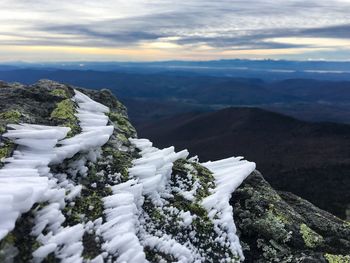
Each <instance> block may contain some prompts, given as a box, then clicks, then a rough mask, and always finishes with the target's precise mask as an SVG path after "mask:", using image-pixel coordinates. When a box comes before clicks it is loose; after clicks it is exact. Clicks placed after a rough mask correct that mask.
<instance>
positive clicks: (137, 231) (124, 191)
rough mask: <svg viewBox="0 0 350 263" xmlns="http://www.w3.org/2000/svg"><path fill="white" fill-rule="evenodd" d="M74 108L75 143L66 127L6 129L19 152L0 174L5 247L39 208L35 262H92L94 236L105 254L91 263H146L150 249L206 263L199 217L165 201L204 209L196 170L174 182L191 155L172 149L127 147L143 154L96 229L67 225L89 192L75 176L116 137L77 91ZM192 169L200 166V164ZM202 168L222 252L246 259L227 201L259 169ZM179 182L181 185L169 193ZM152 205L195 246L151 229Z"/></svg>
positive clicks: (115, 189)
mask: <svg viewBox="0 0 350 263" xmlns="http://www.w3.org/2000/svg"><path fill="white" fill-rule="evenodd" d="M73 100H74V101H75V102H76V104H77V108H76V111H77V113H76V117H77V118H78V120H79V125H80V127H81V133H79V134H77V135H75V136H73V137H71V138H67V134H68V132H69V131H70V129H69V128H66V127H50V126H41V125H32V124H18V125H8V127H9V130H8V132H7V133H5V134H4V135H3V136H4V137H7V138H9V139H11V140H12V141H13V142H14V143H15V144H17V145H18V147H17V149H16V151H15V152H14V153H13V156H12V157H10V158H7V159H5V165H4V167H3V168H2V169H0V203H1V207H0V214H1V216H0V240H1V239H3V238H4V237H5V236H6V235H7V234H8V233H9V232H10V231H12V230H13V229H14V227H15V223H16V220H17V219H18V218H19V217H20V215H22V214H23V213H26V212H28V211H29V210H30V209H31V208H32V207H33V206H34V204H39V203H40V204H42V205H41V207H40V208H38V209H34V212H33V213H34V216H35V220H34V221H35V222H34V223H35V224H34V227H33V228H32V231H31V235H32V236H34V237H35V238H36V240H37V241H38V243H39V245H40V246H39V247H38V248H37V249H36V250H35V251H34V252H33V254H32V255H33V260H34V262H41V261H42V260H44V258H45V257H47V256H48V255H49V254H52V253H54V255H55V256H56V258H58V259H60V260H61V262H64V263H75V262H78V263H79V262H86V260H84V259H83V257H82V253H83V250H84V246H83V236H84V233H86V232H89V233H90V232H91V231H93V232H94V233H95V234H96V238H98V239H101V254H100V255H98V256H97V257H95V258H94V259H91V260H90V261H88V262H91V263H101V262H102V263H103V262H106V261H107V262H110V261H113V262H132V263H134V262H135V263H141V262H148V261H147V260H146V253H145V247H147V248H149V249H154V250H156V251H159V252H160V253H164V254H168V255H170V256H171V257H172V258H174V259H175V260H176V261H177V262H183V263H186V262H203V261H205V260H206V259H205V257H204V256H203V255H206V254H205V253H204V252H205V251H204V252H203V249H202V250H201V249H199V248H198V247H196V246H195V245H194V243H195V242H200V238H199V237H198V236H196V233H194V232H193V231H194V228H193V227H192V224H193V222H194V220H196V217H197V215H195V214H191V213H190V212H189V211H184V210H182V209H178V208H177V207H175V206H171V205H169V202H168V201H167V200H168V198H170V199H171V198H174V195H175V194H178V195H179V196H182V197H183V198H184V199H185V200H186V201H187V202H190V203H191V202H197V201H198V197H197V191H199V190H200V189H202V188H203V186H202V185H201V182H200V181H199V179H198V178H195V179H194V178H192V175H191V172H194V170H195V169H194V166H193V165H191V164H190V162H188V163H187V164H186V165H188V167H187V168H188V169H189V172H188V174H187V177H186V176H185V178H182V179H181V180H183V181H181V180H178V181H176V180H177V177H176V176H177V175H175V177H172V176H173V174H172V173H173V166H174V163H175V162H176V161H178V160H186V159H187V157H188V155H189V153H188V151H187V150H183V151H180V152H175V149H174V147H169V148H165V149H158V148H155V147H153V145H152V143H151V142H150V141H149V140H146V139H131V138H130V139H129V140H130V142H131V144H132V145H134V147H136V148H137V149H139V150H140V151H139V155H140V157H139V158H138V159H134V160H133V161H132V167H130V168H129V169H128V175H129V178H128V179H127V180H126V181H124V182H122V183H116V184H115V185H113V184H112V185H108V184H107V185H105V187H106V188H109V189H111V190H112V194H111V195H109V196H106V197H104V198H103V199H102V202H103V207H104V211H103V214H104V217H103V218H102V217H100V218H98V219H96V220H95V221H93V222H92V221H88V222H87V221H85V222H81V223H78V224H75V225H68V226H67V225H65V224H64V223H65V220H66V218H65V215H64V213H63V212H62V210H63V209H64V208H65V207H66V206H67V205H72V204H73V205H74V200H75V199H76V198H77V197H79V196H80V194H81V191H82V188H83V186H82V185H80V184H79V183H76V182H75V181H74V180H71V179H70V177H69V176H72V175H73V176H75V177H76V176H79V175H80V176H83V175H84V174H86V173H87V171H88V167H86V163H87V161H91V162H96V160H97V159H98V157H99V155H100V153H101V147H102V146H103V145H104V144H105V143H107V142H108V141H109V140H110V138H111V135H112V134H113V132H116V130H114V126H112V125H108V123H109V118H108V116H107V115H106V113H108V112H109V109H108V107H106V106H104V105H102V104H100V103H98V102H95V101H94V100H92V99H90V98H89V97H88V96H86V95H85V94H83V93H81V92H79V91H77V90H75V96H74V97H73ZM72 157H76V158H74V159H73V160H70V162H69V163H68V164H67V166H66V167H65V169H66V170H65V171H64V172H62V173H55V172H53V171H51V168H52V167H53V166H55V165H60V164H62V162H64V161H65V160H67V159H70V158H72ZM190 161H191V162H193V163H197V164H198V161H196V160H194V159H193V160H190ZM202 165H203V166H204V167H206V168H208V169H209V170H210V171H211V172H212V173H213V175H214V178H215V186H214V185H213V188H211V190H210V191H211V192H210V195H209V196H207V197H205V198H204V199H203V200H200V204H201V205H202V206H203V207H204V208H205V209H206V210H205V209H203V208H202V210H204V211H207V212H208V216H209V218H210V220H211V221H212V222H213V224H214V230H215V232H216V236H215V242H217V243H218V244H222V247H227V242H229V248H230V251H231V252H232V255H234V256H236V255H237V256H238V257H239V258H240V259H243V255H242V249H241V246H240V243H239V240H238V237H237V235H236V229H235V225H234V222H233V214H232V213H233V211H232V207H231V206H230V205H229V199H230V197H231V194H232V192H233V191H234V190H235V189H236V188H237V187H238V186H239V185H240V184H241V183H242V181H243V180H244V179H245V178H246V177H247V176H248V175H249V174H250V173H251V172H252V171H253V170H254V169H255V164H254V163H250V162H247V161H242V160H241V158H229V159H225V160H221V161H216V162H207V163H204V164H202ZM109 176H110V175H109ZM174 178H175V181H176V185H171V184H172V181H174ZM186 184H191V187H190V188H188V187H186ZM95 187H96V183H94V186H93V188H95ZM208 189H210V188H208ZM202 190H203V189H202ZM146 199H147V200H148V201H150V202H151V203H152V205H153V206H154V208H156V209H160V210H162V209H163V210H162V211H161V212H160V213H161V216H165V217H168V218H167V219H169V220H172V216H174V218H177V220H178V221H177V224H178V225H179V226H180V227H183V229H186V231H188V232H189V235H190V236H191V237H192V240H191V241H186V242H180V241H179V240H178V239H176V238H175V237H174V236H172V235H170V234H169V233H166V232H165V231H164V232H162V230H159V229H157V227H156V225H152V220H151V219H150V216H149V214H148V212H147V211H145V210H144V207H143V205H144V203H145V200H146ZM198 202H199V201H198ZM92 209H93V207H92ZM209 238H211V237H209ZM213 239H214V237H213ZM191 242H194V243H191ZM225 257H227V258H225ZM229 260H232V258H230V257H229V256H227V255H225V256H223V259H222V260H220V262H226V261H229ZM218 262H219V261H218Z"/></svg>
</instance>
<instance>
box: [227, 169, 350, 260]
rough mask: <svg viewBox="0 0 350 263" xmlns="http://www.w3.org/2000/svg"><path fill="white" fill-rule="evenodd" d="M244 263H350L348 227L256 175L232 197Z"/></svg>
mask: <svg viewBox="0 0 350 263" xmlns="http://www.w3.org/2000/svg"><path fill="white" fill-rule="evenodd" d="M231 204H232V206H233V208H234V218H235V223H236V226H237V228H238V229H239V232H240V240H241V242H242V243H243V247H244V254H245V257H246V262H350V257H349V251H350V224H349V223H348V222H345V221H343V220H341V219H339V218H337V217H335V216H333V215H331V214H329V213H328V212H326V211H323V210H321V209H319V208H317V207H315V206H314V205H313V204H311V203H309V202H308V201H306V200H304V199H302V198H300V197H298V196H295V195H293V194H292V193H286V192H277V191H275V190H274V189H273V188H272V187H271V186H270V185H269V184H268V183H267V182H266V181H265V180H264V178H263V176H262V175H261V174H260V173H259V172H258V171H255V172H253V173H252V174H251V175H250V176H249V177H248V178H247V179H246V180H245V181H244V182H243V184H242V185H241V186H240V187H239V188H238V189H237V190H236V191H235V193H234V194H233V196H232V199H231Z"/></svg>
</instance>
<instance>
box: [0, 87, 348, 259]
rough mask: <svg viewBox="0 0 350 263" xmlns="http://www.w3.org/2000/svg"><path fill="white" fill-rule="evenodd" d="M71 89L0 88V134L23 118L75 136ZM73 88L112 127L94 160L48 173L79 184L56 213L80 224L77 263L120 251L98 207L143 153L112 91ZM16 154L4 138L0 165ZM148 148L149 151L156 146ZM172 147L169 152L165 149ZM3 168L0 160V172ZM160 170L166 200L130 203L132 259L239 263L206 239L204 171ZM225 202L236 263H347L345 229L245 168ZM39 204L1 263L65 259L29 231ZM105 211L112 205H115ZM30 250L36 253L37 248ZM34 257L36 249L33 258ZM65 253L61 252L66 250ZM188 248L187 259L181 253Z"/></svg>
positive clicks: (0, 244)
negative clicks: (137, 246) (135, 222)
mask: <svg viewBox="0 0 350 263" xmlns="http://www.w3.org/2000/svg"><path fill="white" fill-rule="evenodd" d="M73 88H74V87H71V86H69V85H64V84H59V83H56V82H52V81H48V80H43V81H40V82H38V83H36V84H34V85H32V86H23V85H21V84H18V83H14V84H8V83H4V82H0V133H1V134H3V133H5V132H6V130H7V129H8V128H7V127H6V125H7V124H10V123H20V122H25V123H32V124H41V125H49V126H66V127H70V128H71V131H70V133H69V134H68V137H74V136H75V135H77V134H79V133H80V132H81V127H80V126H79V120H78V118H77V117H76V115H75V113H76V112H75V111H76V108H77V105H76V103H75V102H74V101H72V100H71V98H72V97H73V96H74V89H73ZM79 90H80V91H82V92H83V93H85V94H86V95H88V96H89V97H90V98H92V99H93V100H95V101H97V102H99V103H101V104H103V105H105V106H107V107H109V109H110V112H109V113H108V114H107V116H108V117H109V120H110V123H112V124H113V125H114V126H115V130H114V132H113V134H112V136H111V137H110V139H109V140H108V142H107V144H105V145H104V146H103V147H102V148H101V156H100V157H99V158H98V159H97V161H96V160H95V161H92V160H88V158H87V157H86V153H79V154H78V155H76V156H74V157H73V158H72V159H69V160H65V161H64V162H63V163H62V164H59V165H52V166H51V167H50V168H51V171H52V172H53V173H54V174H56V175H57V174H60V173H63V172H64V173H66V174H67V176H68V181H69V182H70V183H71V184H73V185H81V186H82V189H81V192H80V195H78V196H77V197H76V198H75V199H74V202H67V205H66V206H65V208H64V209H63V210H62V214H63V216H64V217H65V221H64V223H63V227H67V228H69V227H74V226H77V225H81V224H83V225H84V228H85V231H86V232H85V233H84V234H83V236H82V239H81V241H80V242H81V243H82V245H83V251H82V253H81V255H80V257H79V260H80V261H79V260H76V261H72V262H104V261H105V262H107V261H108V260H110V261H118V259H119V260H120V257H121V256H122V255H123V254H122V252H124V251H123V250H121V249H120V247H119V250H118V251H117V253H112V252H111V251H112V250H111V249H108V248H111V243H109V245H108V243H107V245H106V243H104V242H103V241H102V240H103V239H108V238H112V237H113V236H112V237H111V236H110V235H108V231H107V234H106V233H105V234H104V233H103V231H102V234H101V233H99V231H98V230H100V229H103V227H102V228H101V227H100V225H101V222H102V226H103V224H105V223H108V214H106V210H105V209H106V204H107V203H108V204H110V202H112V201H113V200H115V199H111V198H110V197H112V196H114V198H118V195H119V196H120V195H121V194H122V195H123V196H129V197H130V193H129V192H125V191H126V190H123V191H124V192H123V191H122V192H121V189H119V188H120V187H119V188H118V187H117V188H118V189H117V188H115V187H114V188H113V186H118V185H121V184H122V183H127V182H130V178H129V176H130V173H129V172H128V171H129V169H130V167H131V166H132V165H133V164H134V163H135V162H139V163H140V162H142V158H141V157H142V154H143V153H142V149H137V147H136V145H137V144H136V145H133V144H132V143H131V142H130V141H129V140H128V138H130V137H136V136H137V135H136V131H135V129H134V128H133V126H132V125H131V124H130V122H129V121H128V117H127V113H126V109H125V107H124V106H123V105H122V104H121V103H120V102H119V101H118V100H117V99H116V98H115V97H114V96H113V95H112V94H111V92H109V91H108V90H101V91H96V90H86V89H79ZM15 149H16V145H15V144H14V143H13V142H12V141H11V140H9V139H6V138H4V137H2V138H1V141H0V158H1V159H2V160H4V159H5V158H6V157H9V156H11V155H12V153H13V151H14V150H15ZM152 151H155V153H157V150H155V149H152ZM171 151H172V149H170V150H167V152H171ZM84 158H85V159H84ZM81 160H85V161H84V162H85V163H84V167H86V170H85V171H84V172H82V174H81V175H80V176H77V175H79V173H80V172H77V171H75V174H73V173H72V168H71V167H72V163H76V162H77V161H81ZM135 160H139V161H135ZM3 165H4V164H0V167H2V166H3ZM169 167H171V168H170V170H171V177H170V178H169V182H168V184H167V186H166V187H165V192H166V193H167V196H164V195H163V196H162V198H161V202H163V203H162V204H161V205H159V204H157V205H156V202H155V201H154V198H155V197H154V196H153V197H152V196H150V195H145V196H143V197H142V198H141V199H139V200H138V202H136V203H135V205H134V206H133V207H136V209H139V211H141V212H139V213H140V214H139V217H140V218H141V220H140V222H141V225H142V222H146V224H144V227H142V226H136V229H137V231H136V235H137V236H138V238H140V240H141V245H142V246H143V247H144V252H142V253H141V254H140V257H139V259H141V261H142V257H143V254H144V257H145V259H147V260H148V261H151V262H161V261H163V262H164V261H165V262H173V261H180V262H194V261H195V260H196V259H197V260H199V261H203V262H220V261H223V260H224V259H227V260H228V261H231V262H232V261H233V262H239V261H240V260H242V258H240V257H239V255H235V254H234V253H233V252H235V250H232V249H230V247H229V246H226V245H223V244H222V242H221V243H220V242H218V241H217V240H216V239H215V238H216V237H217V235H218V233H221V232H220V231H223V230H218V229H216V230H215V226H214V225H213V223H212V222H213V221H212V220H211V219H210V218H209V214H208V211H206V210H205V209H204V208H203V207H202V206H201V202H202V200H203V199H205V198H206V197H208V196H210V192H211V191H212V189H214V188H213V187H214V185H215V180H214V177H213V174H212V173H211V172H210V171H209V170H208V169H206V168H205V167H203V166H202V165H201V164H200V163H198V162H197V160H195V159H187V160H185V159H183V158H180V159H177V160H175V161H174V162H173V163H172V166H167V165H166V163H165V164H164V166H163V168H162V169H163V170H162V171H164V170H166V169H168V168H169ZM135 186H137V184H135ZM0 187H1V185H0ZM194 188H195V189H196V190H195V191H193V189H194ZM130 189H131V188H130ZM130 189H129V190H130ZM132 189H134V188H132ZM184 189H186V193H187V194H188V193H190V192H191V193H194V194H191V195H190V196H188V195H187V196H186V198H187V199H186V198H184V195H182V194H183V192H181V191H183V190H184ZM129 190H127V191H129ZM233 190H234V189H233ZM233 190H232V191H233ZM68 193H69V192H68ZM128 193H129V194H128ZM163 194H164V193H163ZM135 196H136V195H135ZM106 198H107V199H106ZM152 198H153V199H152ZM103 200H104V201H103ZM158 201H159V200H158ZM113 202H115V201H113ZM113 202H112V203H113ZM230 203H231V206H232V207H233V214H234V221H235V224H236V227H237V233H238V236H239V238H240V241H241V245H242V247H243V253H244V255H245V262H330V263H334V262H350V252H349V251H350V223H348V222H345V221H342V220H340V219H338V218H337V217H335V216H333V215H331V214H329V213H327V212H325V211H322V210H320V209H318V208H317V207H315V206H313V205H312V204H311V203H309V202H307V201H306V200H303V199H301V198H299V197H297V196H295V195H293V194H291V193H285V192H276V191H275V190H274V189H273V188H272V187H271V186H270V185H269V184H268V183H267V182H266V181H265V180H264V178H263V176H262V175H261V174H260V173H259V172H258V171H254V172H253V173H252V174H251V175H250V176H249V177H248V178H247V179H246V180H245V181H244V182H243V184H242V185H241V186H240V187H239V188H238V189H237V190H236V191H235V192H234V193H233V195H232V198H231V201H230ZM47 205H48V204H46V203H44V204H36V205H34V206H33V208H32V209H31V210H30V211H28V212H27V213H25V214H22V215H21V217H20V218H19V219H18V220H17V222H16V227H15V229H14V230H13V231H12V232H11V233H9V234H8V235H7V236H6V237H5V238H4V239H2V240H1V241H0V262H29V261H31V260H32V259H33V256H34V259H36V260H38V258H35V256H36V255H38V254H40V253H39V252H41V253H44V252H47V255H46V257H45V258H44V259H43V258H41V260H44V262H60V261H62V262H69V261H65V260H66V259H64V258H62V253H63V252H62V251H63V250H64V246H63V245H62V246H63V247H61V248H54V247H53V246H52V244H48V245H47V246H46V247H45V246H42V245H43V242H44V241H43V239H42V238H39V237H36V236H35V235H33V233H32V229H33V226H34V225H35V218H36V216H37V213H38V211H39V212H40V211H42V210H43V209H44V208H45V207H47ZM113 207H114V208H118V207H115V204H114V206H113ZM216 216H219V215H216ZM131 218H132V217H131ZM90 222H92V223H90ZM91 224H92V226H91ZM98 224H99V225H98ZM88 226H89V227H88ZM111 229H112V228H111ZM218 231H219V232H218ZM117 232H118V231H117ZM48 233H49V229H46V230H45V229H44V231H43V233H42V234H43V235H46V234H48ZM117 234H118V233H116V235H117ZM221 234H222V233H221ZM165 236H167V237H168V240H162V242H163V243H161V244H163V245H164V244H169V242H170V241H171V242H173V243H172V244H174V243H176V244H177V248H178V250H177V252H176V253H173V252H174V251H172V250H171V249H168V250H162V249H161V248H160V247H159V246H157V245H156V244H157V243H156V242H160V241H159V239H164V237H165ZM155 240H156V241H155ZM165 241H166V242H167V243H166V242H165ZM168 241H169V242H168ZM225 242H226V241H225ZM225 242H224V243H225ZM78 243H79V242H78ZM158 244H159V243H158ZM116 247H118V246H116ZM163 247H164V246H163ZM174 247H176V246H174V245H172V246H171V248H172V249H173V248H174ZM38 248H41V250H40V251H39V252H38V250H37V249H38ZM50 249H51V250H50ZM55 249H56V250H55ZM186 249H189V250H186ZM43 250H45V251H44V252H43ZM34 251H37V252H36V253H33V252H34ZM52 251H54V252H52ZM64 251H65V253H68V252H67V249H66V250H64ZM169 251H170V252H169ZM179 251H180V252H181V253H180V252H179ZM188 251H190V254H189V255H187V254H186V253H188ZM232 251H233V252H232ZM194 252H195V253H194ZM232 253H233V254H232ZM44 254H45V253H44ZM183 255H187V256H186V257H183ZM124 256H126V254H125V253H124ZM39 258H40V257H39ZM71 260H72V259H71ZM39 261H40V260H39ZM126 261H127V262H132V261H130V260H129V261H128V260H126ZM141 261H140V262H141ZM135 262H136V261H135Z"/></svg>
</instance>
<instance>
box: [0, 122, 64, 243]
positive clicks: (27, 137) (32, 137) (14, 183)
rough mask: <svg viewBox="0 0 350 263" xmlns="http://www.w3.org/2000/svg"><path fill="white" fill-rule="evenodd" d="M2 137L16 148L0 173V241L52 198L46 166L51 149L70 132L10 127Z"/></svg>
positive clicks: (42, 128)
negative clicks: (20, 219) (38, 205)
mask: <svg viewBox="0 0 350 263" xmlns="http://www.w3.org/2000/svg"><path fill="white" fill-rule="evenodd" d="M9 127H10V128H12V129H14V130H9V131H8V132H7V133H5V134H4V135H3V136H4V137H7V138H11V139H12V140H13V141H14V142H15V143H16V144H17V145H18V147H17V149H16V151H14V153H13V155H12V157H10V158H7V159H5V160H4V162H5V166H4V167H3V169H1V170H0V200H6V202H1V204H5V205H2V207H1V208H0V211H1V212H3V213H1V215H2V216H1V217H0V239H2V238H4V237H5V236H6V235H7V234H8V233H9V232H10V231H11V230H12V229H13V228H14V227H15V223H16V220H17V218H18V217H19V216H20V215H21V214H22V213H25V212H27V211H29V210H30V208H31V207H32V206H33V205H34V204H35V203H39V202H44V201H46V200H47V198H50V197H51V198H54V196H55V191H50V189H51V187H52V184H53V183H54V182H52V181H51V180H50V179H49V178H50V177H52V175H51V174H50V173H49V170H50V169H49V168H48V165H49V163H50V162H51V161H52V159H53V158H54V156H55V155H54V154H53V152H54V147H55V145H56V144H57V142H58V140H61V139H63V138H64V137H65V136H66V135H67V133H68V132H69V130H70V129H69V128H64V127H49V126H42V125H30V124H20V125H9Z"/></svg>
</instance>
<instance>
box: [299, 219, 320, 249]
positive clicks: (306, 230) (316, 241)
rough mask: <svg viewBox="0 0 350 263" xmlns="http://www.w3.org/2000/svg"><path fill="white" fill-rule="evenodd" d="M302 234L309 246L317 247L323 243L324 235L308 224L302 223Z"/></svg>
mask: <svg viewBox="0 0 350 263" xmlns="http://www.w3.org/2000/svg"><path fill="white" fill-rule="evenodd" d="M300 234H301V235H302V237H303V239H304V242H305V245H306V246H307V247H309V248H315V247H317V246H319V245H321V244H322V243H323V241H324V240H323V237H322V236H321V235H319V234H318V233H316V232H315V231H314V230H312V229H311V228H310V227H308V226H307V225H306V224H301V225H300Z"/></svg>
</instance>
